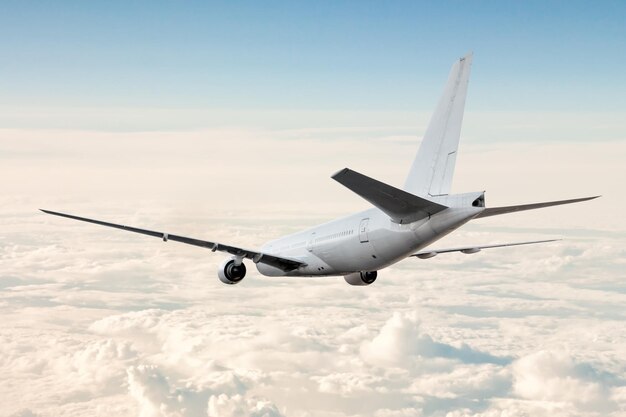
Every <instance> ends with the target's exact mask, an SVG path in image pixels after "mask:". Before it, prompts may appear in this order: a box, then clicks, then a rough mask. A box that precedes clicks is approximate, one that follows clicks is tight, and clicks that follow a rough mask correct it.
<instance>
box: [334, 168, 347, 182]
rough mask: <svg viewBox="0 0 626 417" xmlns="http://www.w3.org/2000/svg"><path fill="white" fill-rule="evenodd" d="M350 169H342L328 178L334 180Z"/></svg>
mask: <svg viewBox="0 0 626 417" xmlns="http://www.w3.org/2000/svg"><path fill="white" fill-rule="evenodd" d="M349 171H350V168H342V169H340V170H339V171H337V172H335V173H334V174H333V175H331V176H330V178H332V179H334V180H336V179H337V178H338V177H339V176H341V175H343V174H345V173H346V172H349Z"/></svg>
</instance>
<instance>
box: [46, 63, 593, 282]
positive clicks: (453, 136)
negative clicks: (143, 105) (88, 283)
mask: <svg viewBox="0 0 626 417" xmlns="http://www.w3.org/2000/svg"><path fill="white" fill-rule="evenodd" d="M471 62H472V55H471V54H469V55H467V56H465V57H463V58H460V59H459V60H458V61H456V62H455V63H454V65H453V66H452V69H451V71H450V76H449V78H448V81H447V84H446V87H445V89H444V91H443V95H442V97H441V99H440V101H439V104H438V105H437V108H436V110H435V113H434V114H433V116H432V118H431V120H430V124H429V125H428V129H427V130H426V134H425V135H424V138H423V140H422V144H421V146H420V148H419V151H418V152H417V155H416V157H415V160H414V161H413V165H412V166H411V169H410V171H409V174H408V176H407V178H406V182H405V184H404V187H403V188H402V189H400V188H396V187H394V186H391V185H388V184H385V183H383V182H380V181H377V180H375V179H373V178H370V177H367V176H365V175H363V174H360V173H358V172H355V171H352V170H350V169H348V168H344V169H342V170H341V171H339V172H337V173H336V174H334V175H333V176H332V178H333V179H334V180H336V181H338V182H339V183H340V184H342V185H344V186H345V187H347V188H348V189H350V190H352V191H353V192H355V193H356V194H358V195H359V196H361V197H363V198H364V199H365V200H367V201H368V202H369V203H371V205H372V206H373V207H371V208H369V209H368V210H365V211H362V212H359V213H356V214H352V215H349V216H347V217H343V218H340V219H337V220H333V221H331V222H328V223H325V224H322V225H319V226H316V227H313V228H311V229H307V230H304V231H302V232H298V233H294V234H291V235H288V236H284V237H281V238H279V239H276V240H272V241H270V242H268V243H266V244H265V245H263V246H262V247H261V248H260V249H259V250H248V249H243V248H240V247H237V246H231V245H226V244H223V243H218V242H212V241H208V240H201V239H193V238H190V237H185V236H179V235H172V234H169V233H163V232H156V231H152V230H145V229H139V228H136V227H130V226H123V225H119V224H114V223H107V222H103V221H99V220H93V219H87V218H84V217H78V216H73V215H70V214H64V213H58V212H54V211H49V210H43V209H42V211H43V212H45V213H48V214H53V215H56V216H62V217H67V218H70V219H75V220H81V221H85V222H89V223H95V224H99V225H103V226H109V227H115V228H118V229H122V230H127V231H130V232H135V233H141V234H144V235H149V236H155V237H159V238H162V239H163V241H168V240H173V241H176V242H182V243H187V244H189V245H194V246H200V247H203V248H207V249H211V251H213V252H216V251H218V252H225V253H228V255H229V256H228V258H227V259H226V260H224V261H223V262H222V263H221V264H220V266H219V269H218V271H217V275H218V277H219V279H220V280H221V281H222V282H223V283H225V284H236V283H238V282H240V281H241V280H242V279H243V278H244V277H245V275H246V266H245V264H244V263H243V261H244V259H249V260H251V261H252V262H254V264H255V265H256V267H257V270H258V271H259V272H260V273H261V274H263V275H266V276H289V277H327V276H344V278H345V280H346V282H347V283H348V284H351V285H369V284H371V283H373V282H374V281H375V280H376V277H377V271H379V270H381V269H383V268H386V267H388V266H390V265H393V264H395V263H396V262H399V261H401V260H403V259H405V258H407V257H412V256H415V257H418V258H421V259H427V258H432V257H433V256H435V255H438V254H440V253H447V252H462V253H466V254H471V253H476V252H479V251H480V250H482V249H487V248H496V247H503V246H516V245H527V244H533V243H543V242H552V241H554V239H552V240H541V241H533V242H519V243H505V244H498V245H482V246H479V245H475V246H466V247H458V248H450V249H438V250H437V249H424V248H428V247H429V245H431V244H432V243H433V242H435V241H437V240H439V239H441V238H442V237H444V236H445V235H447V234H448V233H450V232H452V231H454V230H456V229H458V228H459V227H461V226H462V225H464V224H465V223H467V222H469V221H470V220H472V219H478V218H484V217H489V216H495V215H500V214H505V213H512V212H518V211H523V210H531V209H537V208H542V207H549V206H556V205H559V204H569V203H577V202H579V201H586V200H591V199H594V198H597V197H599V196H594V197H586V198H577V199H572V200H560V201H550V202H544V203H535V204H525V205H517V206H507V207H489V208H486V207H485V194H484V192H473V193H465V194H450V185H451V184H452V175H453V173H454V166H455V161H456V154H457V149H458V144H459V137H460V132H461V123H462V121H463V111H464V107H465V96H466V93H467V85H468V81H469V74H470V66H471Z"/></svg>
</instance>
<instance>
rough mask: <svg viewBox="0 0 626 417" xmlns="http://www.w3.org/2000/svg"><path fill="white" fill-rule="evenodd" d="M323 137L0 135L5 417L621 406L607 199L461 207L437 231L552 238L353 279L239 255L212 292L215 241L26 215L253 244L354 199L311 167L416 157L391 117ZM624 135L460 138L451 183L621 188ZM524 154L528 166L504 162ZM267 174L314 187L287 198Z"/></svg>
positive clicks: (611, 206)
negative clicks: (531, 206)
mask: <svg viewBox="0 0 626 417" xmlns="http://www.w3.org/2000/svg"><path fill="white" fill-rule="evenodd" d="M317 133H318V132H306V131H293V132H289V131H281V132H271V131H264V132H259V131H252V130H245V131H242V130H226V129H221V130H214V131H198V132H170V133H162V134H155V135H152V134H147V133H141V134H140V133H136V134H134V133H119V134H112V135H111V134H107V133H98V134H94V133H93V132H60V131H56V132H49V131H38V132H33V131H31V132H7V131H2V132H0V135H4V136H1V138H4V139H0V142H1V143H2V147H3V148H2V149H3V150H4V151H6V152H5V153H3V156H4V159H3V163H2V164H0V187H1V188H2V189H3V196H2V197H0V227H1V228H2V234H1V235H0V264H1V265H2V271H1V272H0V319H1V320H2V323H3V326H2V327H1V328H0V398H3V399H4V398H10V399H11V401H10V402H3V403H2V404H0V415H8V416H11V415H20V413H21V414H24V415H29V413H30V414H33V415H37V416H50V415H54V416H72V417H74V416H110V415H119V416H123V417H131V416H133V417H134V416H138V415H141V414H142V413H143V415H144V416H190V415H209V413H220V415H250V416H262V415H267V416H275V415H285V416H290V417H305V416H306V417H320V416H324V417H327V416H331V417H347V416H351V417H353V416H378V417H392V416H394V417H395V416H407V415H411V416H416V415H417V416H442V415H446V414H448V415H449V416H450V417H456V416H482V417H495V416H498V417H505V416H506V417H511V416H515V417H517V416H533V417H536V416H550V417H554V416H571V415H577V416H585V417H591V416H593V417H595V416H597V415H607V416H611V415H612V416H615V417H616V416H619V415H620V412H621V413H622V414H623V410H624V409H626V394H625V392H626V391H625V390H624V382H623V381H624V380H625V378H624V375H625V371H624V370H625V369H626V366H625V365H624V364H625V363H626V350H625V349H624V346H626V343H625V341H626V328H625V327H624V325H623V323H624V313H623V306H624V304H625V303H626V295H625V292H624V283H623V270H624V257H625V256H624V255H625V253H624V249H623V248H624V247H625V246H624V243H625V242H626V239H625V238H626V225H625V224H624V222H623V219H624V217H623V216H621V211H620V210H622V208H623V206H624V204H626V202H624V201H623V199H624V196H623V195H621V194H620V195H616V194H615V193H612V194H609V195H607V197H606V198H605V197H603V199H600V200H597V201H596V202H594V203H593V204H594V205H593V206H592V205H591V204H592V203H587V204H588V205H586V206H585V205H581V206H580V207H578V208H577V207H565V208H554V209H547V210H546V211H537V212H533V213H532V214H519V215H511V216H508V217H507V216H502V218H494V219H493V220H489V219H485V220H481V221H478V222H475V223H472V224H469V225H467V226H466V227H465V228H463V229H462V230H460V231H459V232H458V233H455V234H452V235H451V236H450V237H448V238H446V240H447V241H442V242H439V244H438V246H456V245H457V244H458V243H461V244H463V243H473V242H478V243H489V242H494V243H497V242H506V241H517V240H526V239H528V240H532V239H533V238H536V237H540V236H549V237H557V236H562V237H565V238H567V239H566V240H564V241H562V242H559V243H555V244H551V245H545V246H541V247H539V246H537V247H524V248H523V249H516V248H510V249H501V250H493V251H484V252H482V253H479V254H476V255H473V256H471V257H469V256H465V255H462V254H451V255H449V256H440V257H437V258H434V259H432V260H427V261H426V260H425V261H420V260H413V259H411V260H407V261H405V262H403V263H400V264H397V265H394V266H393V267H391V268H388V269H386V270H384V271H381V272H380V278H379V279H378V280H377V282H376V283H375V284H374V285H373V286H371V287H367V288H354V287H350V286H347V285H345V283H344V282H343V280H341V279H334V278H331V279H321V280H293V279H283V278H276V279H268V278H263V277H260V276H259V275H258V274H257V273H256V272H255V271H254V269H253V268H249V271H250V272H249V273H250V275H249V276H248V277H247V278H246V279H245V280H244V281H243V282H242V283H241V284H239V285H238V286H235V287H226V286H223V285H221V284H220V283H219V282H218V281H217V279H216V276H215V271H216V267H217V264H218V263H219V262H220V261H221V260H222V257H221V256H219V255H216V254H212V253H210V252H209V251H203V250H200V249H197V248H190V247H186V246H184V245H177V244H176V243H171V242H170V243H167V244H164V243H163V242H161V241H160V240H158V239H151V238H148V237H143V236H135V235H128V234H124V233H123V232H119V231H113V230H102V229H100V228H98V227H96V226H92V225H84V224H76V223H72V222H70V221H68V220H64V219H56V218H51V217H47V216H45V215H43V214H41V213H39V212H36V211H35V209H36V208H37V207H39V206H40V205H43V204H46V205H49V206H50V208H58V209H67V210H70V209H71V210H72V211H75V212H76V213H77V214H85V215H92V216H94V217H98V216H99V217H102V218H103V219H110V220H112V221H119V222H121V223H127V224H136V225H137V226H145V227H153V228H156V229H163V230H165V231H168V232H177V233H181V234H186V235H190V236H197V237H200V238H203V237H204V238H211V239H216V240H220V241H224V242H227V243H236V244H240V245H242V246H246V247H248V246H249V247H256V246H257V245H259V244H261V243H262V242H263V241H264V240H266V239H269V238H273V237H275V236H277V235H281V234H283V233H287V232H291V231H295V230H298V229H300V228H303V227H306V226H309V225H313V224H315V223H318V222H321V221H324V220H327V219H328V218H331V217H333V216H335V215H340V214H342V213H345V212H348V211H351V210H356V209H359V208H361V207H364V205H365V203H364V202H362V201H360V200H359V199H358V198H357V197H355V196H352V195H351V194H350V193H349V192H347V191H346V190H344V189H342V188H341V187H338V186H336V184H334V183H333V182H332V181H330V180H329V181H325V180H324V178H326V177H327V175H328V174H330V173H332V172H334V171H335V170H336V169H337V168H338V167H341V166H351V167H353V168H354V169H360V170H361V171H363V172H365V173H367V174H370V175H373V176H375V177H378V178H380V179H381V180H389V181H392V182H393V181H396V180H397V181H400V182H401V180H402V177H403V175H404V171H405V169H404V165H403V162H402V161H401V159H402V158H405V159H406V160H407V161H408V160H410V158H412V155H413V153H414V146H413V145H412V144H410V141H404V140H397V139H398V137H399V136H403V135H402V133H401V132H400V133H398V132H385V131H384V130H383V131H377V132H376V134H375V137H368V138H366V139H364V138H363V137H362V135H363V132H362V131H359V130H358V129H357V130H353V129H344V130H342V131H341V134H339V135H338V134H337V133H333V131H332V130H331V131H325V132H322V133H323V135H324V137H325V139H324V140H315V137H316V135H317ZM298 135H303V136H306V137H307V138H308V139H307V142H305V141H296V142H294V141H293V139H294V138H296V139H297V136H298ZM83 136H84V137H85V140H86V141H85V142H82V141H81V140H82V139H81V138H82V137H83ZM224 138H226V139H224ZM13 139H15V140H13ZM327 139H332V140H327ZM381 146H384V149H385V150H386V151H388V152H385V153H384V155H383V154H381V153H380V149H381ZM278 148H280V149H281V153H276V152H274V151H273V150H275V149H278ZM120 149H125V150H126V152H124V153H123V154H121V153H120ZM232 149H237V150H238V155H237V161H234V162H233V160H229V159H228V158H225V157H224V155H226V154H228V152H229V151H231V150H232ZM338 149H340V150H341V152H339V153H338V152H337V150H338ZM624 149H626V148H625V147H624V145H623V143H615V142H614V143H608V142H606V143H594V144H592V145H588V144H584V143H580V144H571V143H568V144H564V145H560V144H543V145H542V146H541V147H538V146H515V147H513V148H507V149H505V148H504V147H502V146H500V144H497V145H494V144H488V145H481V146H474V145H471V144H469V143H468V144H465V145H464V149H463V155H464V156H463V157H462V158H461V159H459V163H460V165H459V169H458V171H457V180H458V183H457V184H455V186H457V187H458V188H459V190H470V189H482V187H483V186H484V185H488V187H489V196H491V197H489V200H488V203H489V204H491V203H494V204H496V203H497V204H500V203H502V204H505V203H516V202H523V201H539V200H540V199H542V198H544V197H546V198H552V197H559V196H557V195H554V190H555V189H558V190H559V192H562V193H563V195H562V197H569V196H570V193H571V195H572V196H574V195H576V193H579V192H582V191H583V190H582V189H581V187H583V186H585V187H588V189H593V190H594V192H595V186H596V185H597V184H599V185H600V186H601V188H602V190H599V192H604V193H606V190H614V189H619V187H618V186H619V180H618V179H621V176H619V175H612V176H608V175H605V174H607V172H609V171H614V173H615V172H619V171H618V169H623V164H622V160H623V159H624V158H623V152H624ZM11 150H12V152H13V153H12V154H11V155H9V151H11ZM142 152H143V153H142ZM285 154H289V155H296V156H297V157H294V159H293V160H292V159H290V158H285V157H284V155H285ZM374 154H375V155H379V156H380V158H379V160H377V161H376V164H372V163H371V155H374ZM137 155H141V157H140V158H138V157H137ZM554 155H559V156H560V160H559V161H557V162H555V166H553V167H552V168H550V169H548V168H545V167H544V164H545V163H546V160H551V159H554ZM602 155H607V158H605V159H604V160H602V159H599V158H600V156H602ZM259 161H261V162H259ZM528 161H538V162H536V164H534V165H540V166H541V167H544V168H545V169H543V168H542V169H540V170H538V171H535V169H530V170H528V175H527V176H523V177H522V176H519V172H522V169H528ZM238 164H239V165H238ZM620 164H621V165H620ZM294 165H298V169H297V170H294V169H293V167H294ZM534 165H533V168H535V166H534ZM235 166H238V167H239V169H236V168H235ZM464 166H465V167H464ZM581 166H584V167H585V169H580V167H581ZM260 167H262V168H265V167H270V168H271V169H268V170H267V172H263V175H259V172H258V171H259V169H260ZM524 172H526V171H524ZM593 172H597V173H598V175H593ZM285 173H289V175H288V176H287V177H289V178H286V174H285ZM494 173H497V174H498V175H495V174H494ZM590 173H591V174H590ZM557 174H558V175H557ZM605 176H606V177H607V178H608V179H607V180H606V181H604V177H605ZM218 177H219V178H222V179H223V178H227V180H219V179H218ZM563 177H567V181H565V184H563ZM15 178H19V179H20V181H15ZM616 178H617V179H616ZM600 179H602V180H600ZM483 181H484V182H483ZM267 184H285V185H286V186H287V187H292V188H290V189H296V188H297V189H306V190H307V191H308V192H307V193H305V194H304V195H302V198H299V199H298V201H294V198H293V193H285V192H284V191H282V190H278V189H274V188H273V187H268V186H267ZM477 184H482V185H480V186H479V187H478V188H476V186H477ZM557 184H563V188H559V187H556V186H555V185H557ZM591 185H593V187H591ZM294 186H295V188H294ZM585 189H587V188H585ZM233 201H235V202H236V204H233ZM312 201H314V202H315V204H311V202H312ZM318 203H319V205H318ZM589 210H592V211H593V213H594V216H591V217H590V216H589V212H590V211H589ZM547 346H549V347H550V350H549V351H545V349H546V347H547ZM562 352H569V353H562Z"/></svg>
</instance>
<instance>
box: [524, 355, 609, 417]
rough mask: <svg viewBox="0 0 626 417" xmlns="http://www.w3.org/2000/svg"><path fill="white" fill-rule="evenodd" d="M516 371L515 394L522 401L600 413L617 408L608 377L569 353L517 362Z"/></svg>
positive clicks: (540, 356)
mask: <svg viewBox="0 0 626 417" xmlns="http://www.w3.org/2000/svg"><path fill="white" fill-rule="evenodd" d="M512 371H513V379H514V384H513V387H514V391H515V393H516V394H517V395H519V396H520V397H522V398H525V399H528V400H535V401H552V402H565V403H571V404H574V405H577V406H580V407H582V408H583V409H592V410H597V411H600V410H610V409H611V408H613V407H614V404H612V402H611V400H610V398H609V397H610V389H609V387H610V385H609V381H607V380H606V379H607V377H606V376H602V375H600V374H599V373H598V372H597V371H596V370H595V369H594V368H593V367H591V366H590V365H589V364H585V363H577V362H575V361H574V359H573V358H572V357H571V356H569V354H567V353H563V352H554V351H545V350H542V351H539V352H536V353H533V354H531V355H527V356H524V357H522V358H520V359H518V360H517V361H515V363H514V364H513V366H512Z"/></svg>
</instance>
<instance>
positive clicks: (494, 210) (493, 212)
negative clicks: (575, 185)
mask: <svg viewBox="0 0 626 417" xmlns="http://www.w3.org/2000/svg"><path fill="white" fill-rule="evenodd" d="M598 197H600V196H599V195H596V196H593V197H583V198H574V199H572V200H559V201H548V202H546V203H534V204H522V205H519V206H506V207H488V208H486V209H485V210H483V211H482V212H481V213H480V214H479V215H478V216H476V217H474V218H475V219H480V218H482V217H489V216H498V215H500V214H506V213H515V212H518V211H525V210H534V209H538V208H544V207H551V206H559V205H561V204H571V203H579V202H581V201H588V200H593V199H594V198H598Z"/></svg>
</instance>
